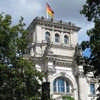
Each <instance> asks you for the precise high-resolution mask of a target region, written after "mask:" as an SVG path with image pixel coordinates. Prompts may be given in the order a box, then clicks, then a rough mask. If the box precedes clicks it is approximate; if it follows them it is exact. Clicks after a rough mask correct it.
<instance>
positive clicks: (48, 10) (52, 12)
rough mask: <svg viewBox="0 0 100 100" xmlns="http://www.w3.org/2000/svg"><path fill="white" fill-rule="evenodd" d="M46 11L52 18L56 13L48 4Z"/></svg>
mask: <svg viewBox="0 0 100 100" xmlns="http://www.w3.org/2000/svg"><path fill="white" fill-rule="evenodd" d="M46 11H47V14H48V15H49V16H51V17H53V16H54V11H53V10H52V9H51V7H50V5H49V4H48V3H47V4H46Z"/></svg>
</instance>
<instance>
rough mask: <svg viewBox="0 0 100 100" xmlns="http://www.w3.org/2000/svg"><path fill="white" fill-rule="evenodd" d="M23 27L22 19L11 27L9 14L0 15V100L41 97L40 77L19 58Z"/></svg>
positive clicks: (23, 41) (22, 49) (24, 42)
mask: <svg viewBox="0 0 100 100" xmlns="http://www.w3.org/2000/svg"><path fill="white" fill-rule="evenodd" d="M24 26H25V24H24V23H23V18H22V17H21V19H20V20H19V22H18V24H17V25H12V18H11V16H10V15H5V14H0V100H38V99H36V98H38V97H40V95H41V93H40V89H41V85H40V82H41V81H42V74H41V73H40V72H39V71H37V70H36V69H35V66H34V64H33V63H32V61H30V60H29V59H24V57H23V55H24V54H25V51H26V48H27V43H28V40H27V38H26V37H27V31H26V30H25V29H24ZM32 98H33V99H32Z"/></svg>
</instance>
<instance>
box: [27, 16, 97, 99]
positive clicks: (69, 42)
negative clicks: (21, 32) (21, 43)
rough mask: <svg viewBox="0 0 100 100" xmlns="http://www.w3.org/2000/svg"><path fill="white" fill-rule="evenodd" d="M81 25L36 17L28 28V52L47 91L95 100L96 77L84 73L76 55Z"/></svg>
mask: <svg viewBox="0 0 100 100" xmlns="http://www.w3.org/2000/svg"><path fill="white" fill-rule="evenodd" d="M79 30H80V27H77V26H75V25H74V24H72V23H71V22H69V23H66V22H63V21H62V20H60V21H55V20H53V19H46V18H44V17H41V18H40V17H36V18H35V19H34V20H33V21H32V23H31V24H30V25H29V27H28V31H29V34H28V36H27V38H28V39H30V40H31V42H30V44H29V45H28V51H29V54H30V55H31V59H32V60H33V61H35V62H36V68H37V70H40V71H43V72H44V73H45V74H46V77H45V79H44V81H49V82H50V94H51V96H52V97H53V98H54V99H55V100H62V96H65V95H66V96H72V97H74V99H75V100H95V98H96V88H97V80H96V79H93V78H91V73H90V74H89V75H88V77H86V76H84V74H83V67H82V66H78V65H77V64H76V61H75V56H77V55H78V54H77V53H79V51H78V49H79V48H77V47H76V46H77V42H78V32H79Z"/></svg>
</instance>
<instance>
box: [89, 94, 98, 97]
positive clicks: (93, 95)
mask: <svg viewBox="0 0 100 100" xmlns="http://www.w3.org/2000/svg"><path fill="white" fill-rule="evenodd" d="M88 96H89V97H97V95H96V94H89V95H88Z"/></svg>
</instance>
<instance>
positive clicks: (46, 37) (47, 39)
mask: <svg viewBox="0 0 100 100" xmlns="http://www.w3.org/2000/svg"><path fill="white" fill-rule="evenodd" d="M45 40H46V41H47V42H48V41H50V33H49V32H46V33H45Z"/></svg>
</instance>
